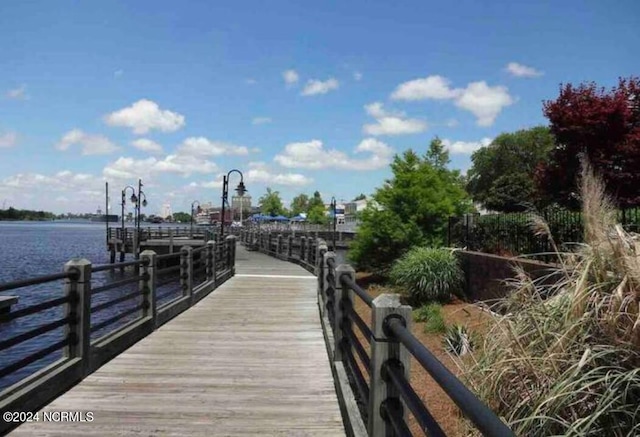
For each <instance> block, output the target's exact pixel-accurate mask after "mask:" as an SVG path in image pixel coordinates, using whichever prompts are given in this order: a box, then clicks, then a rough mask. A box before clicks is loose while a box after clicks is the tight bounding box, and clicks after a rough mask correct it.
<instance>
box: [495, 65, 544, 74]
mask: <svg viewBox="0 0 640 437" xmlns="http://www.w3.org/2000/svg"><path fill="white" fill-rule="evenodd" d="M505 71H506V72H507V73H509V74H511V75H513V76H516V77H539V76H542V75H543V74H544V73H543V72H542V71H539V70H536V69H535V68H533V67H528V66H526V65H522V64H518V63H517V62H509V63H508V64H507V66H506V67H505Z"/></svg>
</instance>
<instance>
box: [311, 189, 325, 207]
mask: <svg viewBox="0 0 640 437" xmlns="http://www.w3.org/2000/svg"><path fill="white" fill-rule="evenodd" d="M320 206H321V207H322V208H323V210H324V201H323V200H322V196H321V195H320V192H319V191H315V192H314V193H313V197H312V198H311V199H309V203H308V204H307V212H309V211H311V210H312V209H313V208H316V207H320Z"/></svg>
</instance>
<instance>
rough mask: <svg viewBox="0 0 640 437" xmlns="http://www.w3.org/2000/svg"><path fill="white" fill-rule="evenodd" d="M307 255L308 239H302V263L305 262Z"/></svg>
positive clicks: (303, 237)
mask: <svg viewBox="0 0 640 437" xmlns="http://www.w3.org/2000/svg"><path fill="white" fill-rule="evenodd" d="M306 254H307V237H305V236H302V237H300V261H304V260H305V255H306Z"/></svg>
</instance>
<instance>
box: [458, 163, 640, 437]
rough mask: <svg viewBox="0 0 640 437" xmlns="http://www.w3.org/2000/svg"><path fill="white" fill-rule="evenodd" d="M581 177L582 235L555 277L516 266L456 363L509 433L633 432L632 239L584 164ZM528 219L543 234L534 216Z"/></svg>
mask: <svg viewBox="0 0 640 437" xmlns="http://www.w3.org/2000/svg"><path fill="white" fill-rule="evenodd" d="M580 186H581V187H580V191H581V197H582V203H583V217H584V243H583V244H581V245H579V246H578V249H577V250H576V252H574V253H563V254H559V256H560V259H561V261H562V263H561V265H560V267H559V271H558V272H557V273H559V275H558V276H559V277H560V278H561V280H560V281H559V282H558V283H556V284H553V285H549V284H548V283H544V282H542V281H536V280H532V279H531V278H530V277H528V276H527V275H526V274H525V273H524V272H523V271H517V272H516V278H515V279H514V280H513V281H512V282H511V286H512V287H513V289H512V293H511V295H510V296H509V297H508V298H507V299H506V300H505V301H504V302H502V305H504V307H503V308H505V309H506V313H507V314H506V315H504V316H499V317H498V318H497V319H496V323H495V325H494V326H493V327H492V329H491V330H490V331H489V332H488V333H487V335H486V336H485V340H484V342H483V343H482V344H480V345H478V348H477V351H476V352H475V353H474V354H472V357H473V359H471V360H465V361H464V362H462V361H461V362H460V363H461V365H462V366H463V367H465V376H466V378H467V379H468V381H469V383H470V384H471V385H472V387H473V388H474V389H475V390H476V392H477V393H478V394H479V395H480V396H481V397H482V398H483V399H484V400H485V401H486V402H487V403H488V404H489V406H490V407H492V408H493V409H494V410H495V411H496V412H497V413H498V414H500V415H501V416H502V417H503V418H504V419H505V420H506V421H507V422H508V423H509V424H510V425H511V426H512V428H513V429H514V431H515V432H516V433H517V434H518V435H523V436H548V435H571V436H605V435H607V436H609V435H611V436H635V435H640V262H639V259H638V256H640V242H639V240H638V238H637V236H634V235H630V234H627V233H626V232H624V231H623V230H622V227H621V226H620V225H619V224H616V223H615V209H614V207H613V204H612V202H611V200H610V199H609V198H608V197H607V196H606V195H605V189H604V185H603V183H602V182H601V180H600V179H599V178H598V177H596V176H595V175H594V173H593V171H592V169H591V168H590V166H589V165H588V164H587V163H583V170H582V174H581V180H580ZM533 227H534V231H535V232H536V233H538V234H539V235H543V236H545V237H547V238H549V239H551V236H550V234H549V232H548V229H549V228H548V226H546V224H545V223H544V221H543V220H541V219H540V218H537V219H536V220H535V222H534V224H533ZM551 243H552V244H553V241H551Z"/></svg>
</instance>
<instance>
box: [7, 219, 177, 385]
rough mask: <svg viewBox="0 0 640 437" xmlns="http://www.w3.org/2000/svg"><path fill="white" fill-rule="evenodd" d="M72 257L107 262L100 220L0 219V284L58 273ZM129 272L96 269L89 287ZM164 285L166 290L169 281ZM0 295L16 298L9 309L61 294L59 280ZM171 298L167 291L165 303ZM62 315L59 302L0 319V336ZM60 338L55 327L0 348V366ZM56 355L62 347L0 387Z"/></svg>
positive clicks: (126, 289)
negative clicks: (21, 315)
mask: <svg viewBox="0 0 640 437" xmlns="http://www.w3.org/2000/svg"><path fill="white" fill-rule="evenodd" d="M129 257H130V255H128V258H127V260H129V259H130V258H129ZM72 258H86V259H88V260H90V261H91V262H92V263H93V264H94V265H100V264H106V263H108V262H109V252H108V251H107V246H106V230H105V224H104V223H92V222H66V221H60V222H0V283H4V282H10V281H16V280H21V279H27V278H32V277H35V276H41V275H47V274H51V273H58V272H61V271H62V270H63V267H64V264H65V263H66V262H67V261H69V260H70V259H72ZM133 274H135V273H134V271H133V268H127V269H125V270H124V271H121V270H120V269H117V270H114V271H108V272H98V273H95V274H93V277H92V286H93V287H96V286H99V285H103V284H106V283H108V282H112V281H117V280H121V279H124V278H126V277H130V276H131V275H133ZM136 286H137V285H136V284H129V285H128V286H122V287H118V288H116V289H113V290H109V291H106V292H104V293H100V294H97V295H95V296H93V297H92V306H95V305H96V304H100V303H101V302H106V301H110V300H113V299H115V298H116V297H118V296H122V295H124V294H128V293H131V292H132V291H134V290H135V288H136ZM167 287H169V288H171V285H168V286H167ZM163 290H164V289H160V290H158V291H159V292H162V293H164V292H165V291H166V290H164V291H163ZM177 293H178V290H177V289H176V296H177ZM0 294H1V295H11V296H18V298H19V302H18V304H17V305H15V306H14V307H13V309H14V310H16V309H20V308H24V307H26V306H31V305H34V304H36V303H39V302H44V301H47V300H51V299H55V298H58V297H62V296H64V293H63V284H62V281H55V282H49V283H45V284H40V285H36V286H31V287H24V288H20V289H17V290H12V291H7V292H3V293H0ZM174 297H175V296H174V295H173V294H172V293H171V292H170V293H169V296H167V297H166V298H165V301H168V300H171V299H173V298H174ZM139 303H140V299H139V298H136V299H131V300H128V301H125V302H122V303H120V304H117V305H115V306H112V307H110V308H108V309H105V310H104V311H101V312H98V313H96V314H92V318H91V319H92V320H91V323H92V325H95V324H97V323H100V322H101V321H103V320H106V319H108V318H110V317H113V316H115V315H117V314H118V313H121V312H123V311H125V310H126V309H128V308H132V307H133V306H134V305H136V304H139ZM63 317H64V310H63V307H62V306H60V307H55V308H51V309H49V310H46V311H42V312H40V313H37V314H34V315H31V316H26V317H22V318H19V319H16V320H13V321H10V322H7V323H0V340H6V339H9V338H12V337H14V336H15V335H18V334H21V333H23V332H26V331H29V330H30V329H33V328H36V327H38V326H41V325H43V324H45V323H50V322H53V321H55V320H59V319H61V318H63ZM137 317H139V314H137V313H134V314H131V315H130V316H127V317H125V318H123V319H122V320H121V321H120V322H117V323H114V324H113V325H110V326H108V327H105V328H104V329H102V330H99V331H96V332H94V333H92V335H91V338H92V339H96V338H99V337H101V336H103V335H105V334H106V333H108V332H111V331H113V330H114V329H116V328H118V327H119V326H122V325H123V324H125V323H128V322H129V321H131V320H133V319H135V318H137ZM63 338H64V329H63V328H60V329H56V330H54V331H50V332H48V333H46V334H43V335H40V336H38V337H36V338H33V339H31V340H28V341H26V342H23V343H20V344H17V345H15V346H13V347H11V348H9V349H5V350H3V351H0V368H4V367H6V366H7V365H9V364H12V363H15V362H16V361H18V360H20V359H22V358H24V357H26V356H28V355H30V354H32V353H34V352H37V351H39V350H41V349H43V348H44V347H46V346H48V345H51V344H53V343H54V342H57V341H60V340H62V339H63ZM61 357H62V351H61V350H60V351H57V352H54V353H52V354H50V355H48V356H47V357H45V358H43V359H41V360H39V361H36V362H34V363H32V364H31V365H29V366H27V367H24V368H22V369H20V370H18V371H16V372H14V373H11V374H10V375H7V376H6V377H4V378H0V390H2V389H4V388H6V387H7V386H9V385H11V384H13V383H15V382H17V381H19V380H20V379H23V378H24V377H26V376H28V375H30V374H32V373H33V372H35V371H37V370H39V369H41V368H43V367H44V366H46V365H48V364H51V363H52V362H54V361H55V360H57V359H59V358H61Z"/></svg>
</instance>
